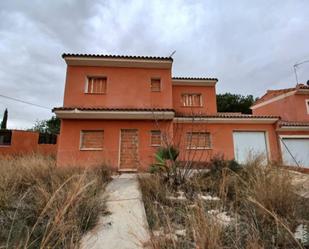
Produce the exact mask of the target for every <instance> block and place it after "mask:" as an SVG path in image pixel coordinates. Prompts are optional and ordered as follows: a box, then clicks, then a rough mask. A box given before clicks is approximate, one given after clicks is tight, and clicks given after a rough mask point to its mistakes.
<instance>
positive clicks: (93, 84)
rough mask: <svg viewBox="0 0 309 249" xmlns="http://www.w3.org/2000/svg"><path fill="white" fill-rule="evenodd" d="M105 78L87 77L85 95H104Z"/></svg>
mask: <svg viewBox="0 0 309 249" xmlns="http://www.w3.org/2000/svg"><path fill="white" fill-rule="evenodd" d="M106 81H107V79H106V77H101V76H89V77H88V81H87V89H86V93H92V94H105V93H106Z"/></svg>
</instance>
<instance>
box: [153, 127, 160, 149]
mask: <svg viewBox="0 0 309 249" xmlns="http://www.w3.org/2000/svg"><path fill="white" fill-rule="evenodd" d="M161 142H162V135H161V131H160V130H153V131H151V146H161Z"/></svg>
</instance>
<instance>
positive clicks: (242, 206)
mask: <svg viewBox="0 0 309 249" xmlns="http://www.w3.org/2000/svg"><path fill="white" fill-rule="evenodd" d="M260 162H261V160H259V159H258V158H257V159H256V160H253V161H251V162H250V163H248V164H247V165H243V166H240V165H238V164H237V163H236V162H235V161H225V160H223V159H222V158H215V159H213V160H212V161H211V162H210V164H209V167H210V171H208V172H206V173H202V172H199V173H196V174H194V175H192V176H191V177H187V179H186V181H183V182H181V184H178V186H177V187H176V188H175V187H173V186H171V183H173V181H168V180H166V177H167V174H165V173H162V172H160V171H158V172H157V173H155V174H153V175H151V177H147V178H146V177H141V178H140V179H139V181H140V186H141V190H142V194H143V200H144V204H145V209H146V214H147V218H148V222H149V226H150V229H151V231H152V239H151V242H150V243H151V247H152V248H154V249H159V248H180V249H187V248H188V249H189V248H196V249H197V248H198V249H210V248H245V249H249V248H250V249H251V248H252V249H258V248H286V249H288V248H289V249H290V248H308V244H307V243H306V242H305V241H300V240H297V239H296V238H295V236H294V233H295V230H296V228H297V227H298V226H299V225H300V224H303V225H305V226H307V228H308V225H309V201H308V199H305V198H303V197H301V196H299V195H297V194H296V190H295V189H294V186H293V185H292V179H291V175H290V174H289V173H288V171H284V170H281V169H279V168H278V167H275V166H274V165H268V166H262V165H261V163H260ZM307 233H308V231H307ZM308 237H309V236H308V234H307V241H308Z"/></svg>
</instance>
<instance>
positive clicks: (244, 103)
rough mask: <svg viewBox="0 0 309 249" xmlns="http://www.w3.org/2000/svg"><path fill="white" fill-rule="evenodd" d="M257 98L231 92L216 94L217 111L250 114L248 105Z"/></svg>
mask: <svg viewBox="0 0 309 249" xmlns="http://www.w3.org/2000/svg"><path fill="white" fill-rule="evenodd" d="M256 100H257V98H254V97H253V96H252V95H241V94H232V93H223V94H217V109H218V112H241V113H244V114H251V113H252V112H251V109H250V106H252V105H253V103H254V102H255V101H256Z"/></svg>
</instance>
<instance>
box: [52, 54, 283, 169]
mask: <svg viewBox="0 0 309 249" xmlns="http://www.w3.org/2000/svg"><path fill="white" fill-rule="evenodd" d="M63 58H64V60H65V62H66V64H67V74H66V82H65V92H64V101H63V106H62V107H56V108H54V109H53V111H54V113H55V114H56V115H57V116H58V117H59V118H60V119H61V132H60V137H59V143H58V153H57V163H58V165H59V166H65V165H72V166H74V165H75V166H91V165H95V164H102V163H105V164H108V165H110V166H112V167H113V168H114V169H116V170H119V171H136V170H147V168H148V166H149V165H150V164H151V163H152V162H153V161H154V153H155V151H156V150H157V149H158V147H160V146H162V145H164V144H165V145H166V144H169V145H174V146H177V147H178V148H179V150H180V159H181V160H183V161H188V160H192V161H197V162H205V161H207V160H209V159H210V158H211V157H213V156H217V155H222V156H224V157H225V158H226V159H233V158H235V159H236V160H238V161H239V162H245V161H246V160H247V159H248V157H249V156H250V154H261V155H264V157H265V160H268V161H281V159H282V153H281V147H280V140H279V138H278V123H279V121H280V115H277V114H267V113H260V114H254V115H244V114H239V113H218V112H217V106H216V83H217V81H218V80H217V79H215V78H185V77H172V64H173V59H172V58H170V57H142V56H141V57H140V56H111V55H84V54H63Z"/></svg>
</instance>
